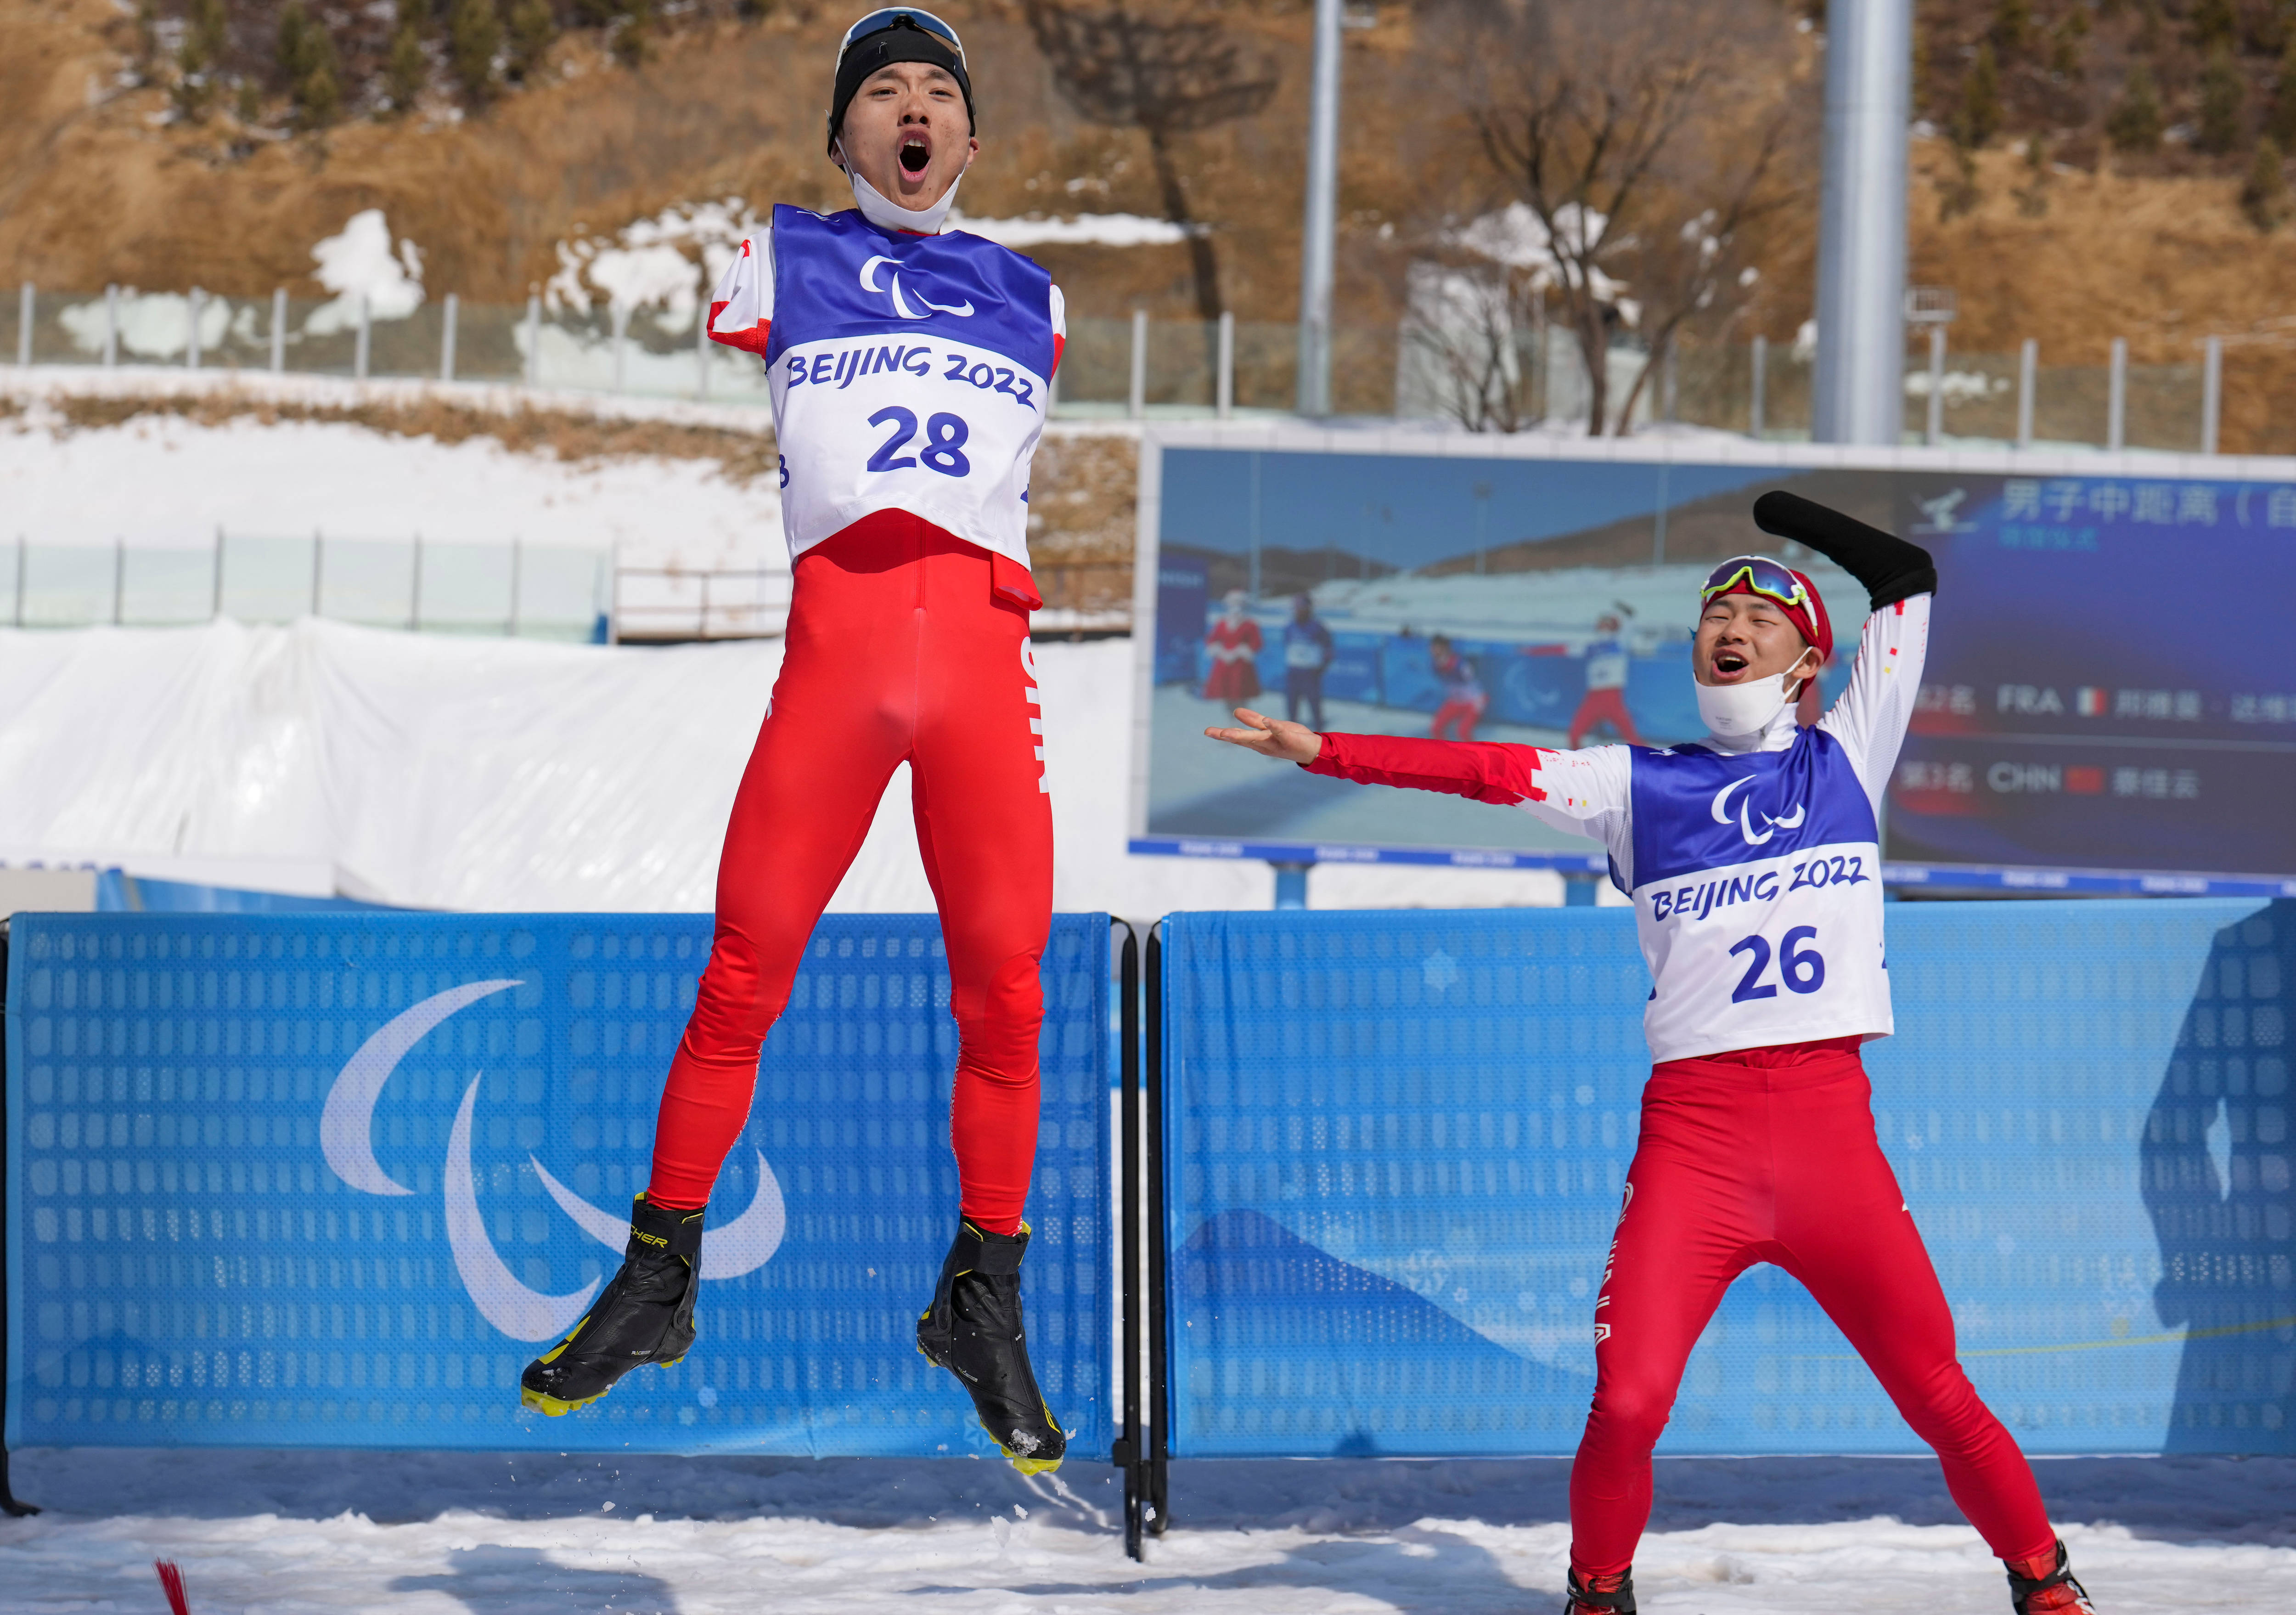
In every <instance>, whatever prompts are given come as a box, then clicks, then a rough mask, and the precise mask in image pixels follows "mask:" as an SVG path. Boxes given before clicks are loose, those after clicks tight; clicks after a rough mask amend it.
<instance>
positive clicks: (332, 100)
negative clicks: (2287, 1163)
mask: <svg viewBox="0 0 2296 1615" xmlns="http://www.w3.org/2000/svg"><path fill="white" fill-rule="evenodd" d="M319 37H320V38H321V39H322V40H324V41H325V43H324V45H323V46H322V47H321V49H320V51H319V58H318V60H317V61H316V62H314V63H313V64H312V66H311V70H310V71H308V72H307V73H305V74H304V75H303V77H302V78H301V79H300V80H299V82H298V83H297V84H296V86H295V105H296V107H297V109H298V110H299V111H300V112H301V114H302V120H303V127H304V128H309V129H324V128H326V127H327V126H328V125H329V124H331V123H332V122H334V120H335V119H338V118H340V117H341V116H342V111H343V87H342V79H341V78H340V72H341V64H340V62H338V61H337V60H336V57H335V42H334V41H333V40H332V38H330V37H328V36H327V35H326V34H324V33H322V34H321V35H320V36H319Z"/></svg>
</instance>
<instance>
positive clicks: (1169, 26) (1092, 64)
mask: <svg viewBox="0 0 2296 1615" xmlns="http://www.w3.org/2000/svg"><path fill="white" fill-rule="evenodd" d="M1027 6H1028V14H1029V29H1030V30H1031V31H1032V32H1033V33H1035V35H1036V37H1037V49H1039V50H1041V51H1043V52H1044V54H1045V59H1046V61H1047V62H1051V63H1052V68H1053V75H1054V79H1055V80H1056V81H1057V82H1058V84H1059V86H1060V90H1061V96H1062V99H1063V100H1065V101H1066V102H1067V103H1069V105H1070V106H1071V107H1073V108H1074V109H1075V110H1076V111H1077V113H1078V116H1080V117H1083V118H1086V119H1089V120H1091V121H1092V122H1095V123H1100V124H1107V125H1110V126H1111V127H1113V128H1137V129H1139V130H1140V131H1141V132H1142V133H1143V134H1144V135H1146V136H1148V155H1149V161H1151V163H1152V164H1153V166H1154V168H1155V171H1156V184H1157V187H1158V189H1159V190H1160V191H1161V192H1162V194H1163V201H1164V217H1165V218H1168V219H1169V220H1170V221H1171V222H1172V223H1174V224H1176V225H1177V226H1179V227H1181V228H1182V229H1183V230H1185V232H1187V238H1188V251H1189V255H1190V261H1191V267H1192V268H1193V270H1194V273H1195V282H1196V308H1197V309H1198V310H1199V311H1200V312H1201V314H1202V316H1203V317H1204V318H1206V319H1208V320H1212V319H1218V317H1219V316H1220V309H1222V307H1223V306H1224V305H1223V302H1222V300H1221V296H1220V284H1219V255H1218V249H1217V247H1216V246H1215V244H1214V243H1213V240H1212V237H1211V235H1210V232H1209V231H1207V230H1206V229H1205V228H1204V226H1203V223H1202V221H1201V220H1200V219H1198V218H1196V216H1195V210H1194V209H1193V207H1192V206H1191V205H1190V204H1189V202H1188V188H1187V185H1186V184H1185V181H1184V180H1183V179H1182V177H1181V174H1180V165H1179V161H1178V156H1177V152H1176V151H1175V149H1174V143H1175V142H1176V141H1177V139H1178V138H1179V137H1180V136H1185V135H1189V134H1193V133H1195V132H1196V131H1198V130H1201V129H1208V128H1213V127H1215V126H1216V125H1218V124H1223V123H1228V122H1232V121H1233V120H1234V119H1238V118H1249V117H1251V115H1252V114H1253V113H1255V112H1257V111H1259V110H1260V108H1262V107H1264V106H1266V105H1267V101H1268V98H1269V97H1270V96H1272V95H1275V79H1276V75H1275V66H1274V64H1273V63H1271V62H1267V61H1264V60H1261V59H1259V58H1254V57H1248V56H1247V55H1246V54H1245V51H1244V48H1243V46H1242V44H1240V43H1239V42H1238V41H1237V40H1236V39H1235V38H1234V37H1233V36H1232V35H1230V34H1229V32H1228V30H1227V29H1226V28H1225V27H1223V26H1222V25H1221V23H1220V21H1219V16H1218V13H1219V12H1220V10H1221V9H1222V8H1221V7H1220V6H1219V5H1218V4H1217V3H1216V0H1192V3H1189V4H1174V3H1165V4H1155V3H1154V0H1142V4H1141V9H1142V10H1143V11H1148V12H1150V14H1149V15H1141V14H1139V12H1136V11H1135V10H1134V9H1133V6H1132V5H1131V4H1127V3H1126V0H1118V3H1117V4H1113V5H1094V6H1087V5H1077V4H1063V3H1062V0H1027Z"/></svg>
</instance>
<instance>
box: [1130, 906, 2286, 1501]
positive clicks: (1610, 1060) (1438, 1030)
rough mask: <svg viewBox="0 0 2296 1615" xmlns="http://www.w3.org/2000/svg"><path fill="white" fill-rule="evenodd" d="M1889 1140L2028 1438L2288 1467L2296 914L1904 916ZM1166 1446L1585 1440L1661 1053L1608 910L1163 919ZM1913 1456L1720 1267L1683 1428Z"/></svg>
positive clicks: (1914, 912) (1760, 1272) (1774, 1280)
mask: <svg viewBox="0 0 2296 1615" xmlns="http://www.w3.org/2000/svg"><path fill="white" fill-rule="evenodd" d="M1162 958H1163V965H1162V969H1163V976H1164V979H1163V992H1164V1000H1163V1001H1164V1037H1165V1049H1166V1059H1165V1072H1164V1082H1165V1097H1164V1113H1165V1116H1166V1130H1165V1148H1166V1150H1167V1157H1166V1161H1165V1174H1166V1176H1165V1182H1166V1192H1167V1197H1168V1198H1167V1230H1166V1232H1167V1238H1168V1240H1169V1247H1170V1249H1171V1251H1172V1258H1171V1260H1172V1286H1173V1291H1172V1300H1171V1306H1170V1313H1169V1330H1168V1337H1169V1352H1170V1354H1171V1355H1170V1386H1171V1400H1172V1409H1171V1419H1172V1439H1171V1446H1172V1451H1173V1452H1174V1454H1177V1455H1186V1456H1246V1455H1252V1456H1258V1455H1279V1454H1298V1455H1311V1454H1334V1453H1363V1454H1369V1453H1382V1454H1426V1455H1465V1454H1513V1453H1523V1454H1530V1453H1556V1454H1561V1453H1568V1452H1570V1451H1571V1450H1572V1448H1573V1447H1574V1446H1576V1444H1577V1440H1578V1435H1579V1429H1580V1427H1581V1426H1582V1424H1583V1422H1584V1421H1585V1418H1586V1412H1587V1398H1588V1395H1589V1392H1590V1391H1591V1389H1592V1386H1593V1371H1594V1352H1593V1344H1592V1341H1593V1328H1592V1324H1593V1313H1592V1308H1593V1301H1594V1295H1595V1290H1596V1289H1597V1288H1598V1286H1599V1283H1600V1280H1601V1276H1602V1270H1603V1258H1604V1253H1605V1250H1606V1248H1607V1246H1608V1243H1609V1240H1610V1234H1611V1226H1612V1224H1613V1223H1614V1222H1615V1220H1616V1216H1617V1211H1618V1205H1619V1197H1620V1186H1621V1183H1622V1182H1623V1178H1624V1173H1625V1170H1626V1167H1627V1166H1628V1161H1629V1159H1630V1158H1631V1157H1632V1153H1633V1148H1634V1141H1635V1135H1636V1116H1637V1102H1638V1092H1639V1089H1640V1086H1641V1084H1642V1082H1643V1079H1644V1076H1645V1075H1646V1074H1647V1072H1648V1068H1649V1058H1648V1055H1647V1052H1646V1051H1645V1050H1644V1045H1643V1042H1642V1038H1641V1027H1640V1011H1641V1009H1642V1005H1643V1001H1644V996H1645V994H1646V993H1648V991H1649V977H1648V976H1647V974H1646V973H1645V971H1644V967H1643V964H1642V961H1641V959H1640V956H1639V954H1638V953H1637V952H1636V948H1635V942H1634V933H1633V922H1632V918H1631V916H1630V914H1628V912H1626V911H1624V910H1603V911H1593V912H1589V911H1586V910H1577V911H1574V910H1529V911H1522V910H1518V911H1509V912H1497V913H1379V914H1183V915H1177V916H1174V917H1173V918H1172V919H1169V920H1168V921H1167V922H1166V927H1165V933H1164V945H1163V951H1162ZM1890 974H1891V976H1892V977H1893V982H1894V987H1895V993H1896V999H1897V1023H1898V1035H1897V1036H1896V1037H1895V1038H1892V1039H1889V1040H1886V1041H1884V1042H1880V1043H1878V1044H1874V1045H1872V1046H1871V1047H1870V1048H1869V1049H1868V1051H1867V1064H1868V1067H1869V1069H1870V1070H1871V1071H1872V1073H1873V1076H1874V1089H1875V1100H1874V1108H1875V1112H1876V1122H1877V1126H1878V1128H1879V1131H1880V1135H1881V1139H1882V1144H1883V1146H1884V1148H1885V1149H1887V1150H1888V1151H1889V1154H1890V1158H1891V1160H1892V1162H1893V1163H1894V1164H1895V1166H1896V1167H1897V1170H1898V1176H1899V1178H1900V1181H1901V1182H1903V1184H1904V1186H1905V1189H1906V1192H1907V1199H1908V1200H1909V1202H1910V1203H1911V1205H1912V1207H1913V1210H1914V1212H1915V1215H1916V1217H1917V1218H1918V1220H1919V1222H1920V1224H1921V1227H1922V1230H1923V1235H1924V1237H1925V1238H1926V1239H1927V1240H1928V1241H1929V1244H1930V1248H1931V1254H1932V1256H1933V1257H1935V1259H1936V1262H1937V1265H1938V1269H1939V1273H1940V1276H1941V1277H1942V1278H1943V1280H1944V1282H1945V1287H1946V1290H1947V1293H1948V1297H1949V1298H1950V1299H1951V1301H1952V1303H1953V1306H1954V1308H1955V1313H1956V1320H1957V1322H1958V1324H1959V1329H1960V1343H1961V1347H1962V1351H1963V1355H1964V1363H1965V1365H1966V1366H1967V1368H1968V1370H1969V1372H1970V1373H1971V1375H1972V1379H1973V1380H1975V1381H1976V1383H1977V1386H1978V1388H1979V1389H1980V1392H1981V1393H1983V1394H1984V1396H1985V1397H1987V1399H1988V1400H1989V1402H1990V1403H1991V1405H1993V1407H1994V1408H1995V1410H1996V1411H1997V1413H2000V1414H2001V1416H2002V1417H2003V1418H2004V1419H2005V1421H2007V1422H2008V1423H2009V1425H2010V1426H2011V1428H2012V1429H2013V1430H2015V1431H2016V1433H2017V1435H2018V1437H2019V1438H2020V1440H2021V1441H2022V1442H2023V1443H2024V1444H2025V1445H2026V1446H2027V1447H2028V1449H2029V1450H2031V1451H2036V1452H2091V1453H2094V1452H2160V1451H2163V1450H2185V1451H2209V1452H2255V1453H2285V1452H2296V1434H2292V1430H2291V1424H2292V1422H2296V1393H2292V1385H2291V1381H2292V1372H2291V1371H2292V1366H2296V1289H2292V1284H2291V1271H2290V1257H2291V1254H2292V1250H2296V1247H2292V1244H2291V1242H2290V1240H2291V1226H2290V1224H2291V1212H2292V1207H2296V1197H2292V1193H2291V1186H2290V1157H2291V1155H2292V1153H2296V1150H2292V1148H2291V1145H2290V1141H2289V1139H2288V1125H2287V1106H2288V1102H2289V1100H2288V1092H2287V1087H2288V1068H2287V1067H2288V1047H2287V1030H2288V1009H2289V993H2290V991H2291V983H2292V981H2296V902H2277V903H2273V904H2270V905H2263V906H2259V904H2257V903H2254V902H2214V901H2210V902H2093V903H2032V904H1941V903H1940V904H1929V903H1923V904H1904V905H1895V906H1893V907H1892V908H1891V910H1890ZM1918 1450H1920V1448H1919V1443H1918V1441H1917V1440H1916V1438H1915V1437H1914V1436H1913V1434H1912V1432H1911V1431H1910V1430H1907V1427H1906V1426H1905V1424H1904V1423H1903V1421H1901V1420H1900V1419H1899V1418H1898V1414H1897V1413H1896V1410H1895V1409H1894V1408H1892V1407H1891V1406H1890V1404H1889V1402H1888V1400H1887V1398H1886V1397H1884V1396H1883V1395H1882V1391H1881V1389H1880V1387H1879V1386H1878V1385H1877V1384H1876V1383H1875V1381H1874V1379H1873V1377H1872V1375H1871V1374H1870V1373H1869V1372H1867V1371H1866V1368H1865V1367H1864V1365H1863V1364H1860V1363H1859V1362H1858V1361H1857V1358H1856V1356H1855V1355H1854V1354H1852V1352H1851V1351H1850V1349H1849V1346H1848V1344H1847V1342H1846V1341H1844V1340H1843V1339H1842V1338H1841V1335H1840V1334H1839V1332H1838V1331H1835V1330H1834V1328H1833V1325H1832V1324H1831V1323H1830V1322H1828V1321H1827V1320H1826V1319H1825V1315H1824V1314H1822V1313H1820V1312H1819V1311H1818V1309H1817V1308H1816V1306H1815V1305H1814V1304H1813V1303H1812V1302H1811V1301H1810V1300H1809V1298H1808V1296H1807V1294H1806V1293H1805V1292H1804V1291H1802V1290H1800V1287H1799V1286H1798V1285H1796V1284H1794V1283H1793V1282H1792V1281H1791V1280H1789V1279H1788V1278H1786V1277H1785V1275H1784V1274H1783V1273H1779V1272H1777V1271H1776V1270H1775V1269H1771V1268H1767V1267H1762V1268H1757V1269H1755V1270H1754V1271H1753V1272H1752V1273H1749V1274H1747V1275H1746V1276H1745V1277H1744V1278H1743V1279H1742V1280H1741V1281H1739V1282H1738V1283H1737V1284H1736V1285H1734V1286H1733V1287H1732V1289H1731V1290H1730V1292H1729V1294H1728V1296H1727V1297H1726V1299H1725V1301H1724V1303H1723V1306H1722V1307H1721V1309H1720V1311H1719V1312H1718V1314H1717V1315H1716V1318H1715V1320H1714V1322H1713V1324H1712V1325H1711V1327H1710V1328H1709V1330H1708V1331H1707V1332H1706V1335H1705V1337H1704V1338H1703V1339H1702V1341H1701V1343H1700V1345H1699V1347H1698V1349H1697V1350H1696V1352H1695V1353H1694V1354H1693V1356H1692V1358H1691V1362H1690V1366H1689V1370H1688V1372H1687V1374H1686V1375H1685V1380H1684V1385H1683V1389H1682V1395H1681V1398H1680V1400H1679V1401H1678V1402H1677V1405H1676V1409H1675V1414H1674V1420H1673V1423H1672V1425H1671V1426H1670V1428H1669V1430H1668V1433H1667V1435H1666V1438H1665V1439H1664V1442H1663V1444H1662V1445H1661V1451H1672V1452H1677V1453H1778V1452H1871V1453H1885V1452H1912V1451H1918Z"/></svg>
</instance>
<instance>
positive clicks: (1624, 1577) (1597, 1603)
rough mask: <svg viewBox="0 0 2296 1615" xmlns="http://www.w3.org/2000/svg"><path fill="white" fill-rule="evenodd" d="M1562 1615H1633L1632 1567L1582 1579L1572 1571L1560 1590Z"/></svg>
mask: <svg viewBox="0 0 2296 1615" xmlns="http://www.w3.org/2000/svg"><path fill="white" fill-rule="evenodd" d="M1562 1615H1635V1572H1634V1567H1633V1566H1631V1565H1629V1566H1628V1568H1627V1569H1625V1570H1620V1572H1619V1573H1618V1574H1617V1575H1615V1576H1588V1577H1586V1578H1583V1579H1582V1578H1580V1576H1579V1571H1578V1570H1577V1568H1576V1567H1573V1568H1572V1570H1571V1571H1570V1580H1569V1581H1568V1582H1567V1583H1565V1584H1564V1587H1563V1600H1562Z"/></svg>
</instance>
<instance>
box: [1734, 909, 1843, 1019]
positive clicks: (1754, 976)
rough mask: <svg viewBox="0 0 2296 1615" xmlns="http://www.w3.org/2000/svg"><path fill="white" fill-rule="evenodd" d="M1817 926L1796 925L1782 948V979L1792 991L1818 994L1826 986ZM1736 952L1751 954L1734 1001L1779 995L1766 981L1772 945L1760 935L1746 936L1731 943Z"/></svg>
mask: <svg viewBox="0 0 2296 1615" xmlns="http://www.w3.org/2000/svg"><path fill="white" fill-rule="evenodd" d="M1816 943H1817V927H1816V926H1796V927H1794V928H1793V929H1792V930H1791V931H1788V932H1787V933H1786V935H1785V941H1784V944H1783V945H1781V946H1780V947H1779V949H1778V978H1779V979H1780V980H1781V981H1783V982H1784V983H1785V984H1786V990H1787V991H1788V992H1790V993H1815V992H1816V991H1817V990H1818V989H1819V988H1820V987H1822V986H1824V985H1825V955H1823V954H1821V953H1820V952H1818V951H1817V946H1816ZM1730 952H1732V953H1733V954H1738V953H1743V954H1745V955H1747V956H1748V957H1747V960H1746V973H1745V975H1743V976H1740V977H1739V978H1738V985H1737V989H1736V990H1735V991H1734V992H1733V993H1731V994H1730V1001H1731V1002H1732V1003H1734V1004H1743V1003H1747V1002H1750V1001H1752V1000H1754V999H1758V998H1775V997H1776V996H1777V995H1778V990H1777V988H1776V987H1775V986H1774V985H1769V984H1767V983H1765V982H1764V981H1763V980H1762V976H1763V974H1764V973H1765V972H1766V971H1767V970H1768V969H1769V968H1770V944H1769V940H1768V939H1767V937H1764V936H1760V935H1754V936H1747V937H1742V938H1741V939H1740V940H1738V941H1737V942H1734V943H1731V944H1730Z"/></svg>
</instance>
